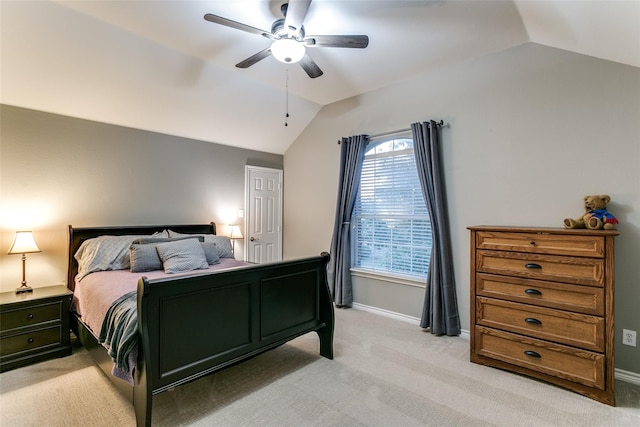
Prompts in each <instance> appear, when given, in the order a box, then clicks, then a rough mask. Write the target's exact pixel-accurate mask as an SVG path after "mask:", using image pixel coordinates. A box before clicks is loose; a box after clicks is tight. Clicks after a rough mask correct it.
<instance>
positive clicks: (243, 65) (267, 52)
mask: <svg viewBox="0 0 640 427" xmlns="http://www.w3.org/2000/svg"><path fill="white" fill-rule="evenodd" d="M269 55H271V47H268V48H266V49H264V50H261V51H260V52H258V53H256V54H255V55H252V56H250V57H248V58H247V59H245V60H244V61H242V62H238V63H237V64H236V67H238V68H249V67H251V66H252V65H253V64H255V63H256V62H258V61H262V60H263V59H264V58H266V57H267V56H269Z"/></svg>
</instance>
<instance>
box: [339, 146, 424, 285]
mask: <svg viewBox="0 0 640 427" xmlns="http://www.w3.org/2000/svg"><path fill="white" fill-rule="evenodd" d="M351 224H352V226H353V228H354V229H353V232H352V236H353V237H352V238H353V241H352V248H353V256H352V263H353V267H355V268H360V269H367V270H375V271H377V272H386V273H392V274H400V275H409V276H418V277H421V278H426V276H427V272H428V269H429V257H430V253H431V222H430V220H429V213H428V211H427V207H426V205H425V202H424V198H423V196H422V190H421V188H420V182H419V180H418V175H417V171H416V162H415V158H414V154H413V140H412V139H411V138H395V139H386V140H377V141H371V142H370V143H369V147H367V152H366V153H365V158H364V163H363V167H362V177H361V179H360V187H359V190H358V197H357V200H356V206H355V209H354V213H353V216H352V221H351Z"/></svg>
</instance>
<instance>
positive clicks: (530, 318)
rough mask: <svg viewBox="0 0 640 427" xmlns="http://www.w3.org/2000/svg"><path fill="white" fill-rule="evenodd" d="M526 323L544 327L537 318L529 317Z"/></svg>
mask: <svg viewBox="0 0 640 427" xmlns="http://www.w3.org/2000/svg"><path fill="white" fill-rule="evenodd" d="M524 321H525V322H527V323H531V324H532V325H542V322H541V321H539V320H538V319H536V318H535V317H527V318H526V319H524Z"/></svg>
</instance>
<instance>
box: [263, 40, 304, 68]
mask: <svg viewBox="0 0 640 427" xmlns="http://www.w3.org/2000/svg"><path fill="white" fill-rule="evenodd" d="M305 52H306V49H305V47H304V45H303V44H302V43H300V42H298V41H296V40H294V39H280V40H276V41H274V42H273V44H272V45H271V53H272V54H273V56H274V57H275V58H276V59H277V60H278V61H280V62H283V63H285V64H295V63H296V62H298V61H300V60H301V59H302V58H303V57H304V54H305Z"/></svg>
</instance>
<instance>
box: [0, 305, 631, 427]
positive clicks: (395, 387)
mask: <svg viewBox="0 0 640 427" xmlns="http://www.w3.org/2000/svg"><path fill="white" fill-rule="evenodd" d="M318 351H319V344H318V339H317V335H316V334H314V333H311V334H307V335H305V336H303V337H300V338H298V339H296V340H294V341H292V342H291V343H289V344H285V345H283V346H281V347H278V348H277V349H274V350H272V351H269V352H267V353H264V354H262V355H260V356H258V357H255V358H253V359H251V360H249V361H246V362H243V363H241V364H238V365H236V366H233V367H230V368H227V369H225V370H222V371H220V372H217V373H214V374H212V375H209V376H207V377H204V378H200V379H198V380H196V381H193V382H191V383H189V384H186V385H183V386H181V387H177V388H176V389H174V390H172V391H168V392H165V393H161V394H159V395H157V396H154V398H153V425H157V426H186V425H190V426H191V425H193V426H234V427H242V426H247V427H248V426H278V427H280V426H640V386H636V385H632V384H629V383H625V382H621V381H617V382H616V387H617V390H616V398H617V407H610V406H608V405H604V404H601V403H598V402H595V401H593V400H591V399H588V398H586V397H584V396H581V395H578V394H575V393H572V392H570V391H567V390H564V389H561V388H558V387H555V386H552V385H548V384H546V383H543V382H540V381H537V380H533V379H530V378H526V377H523V376H519V375H515V374H511V373H508V372H503V371H501V370H498V369H494V368H489V367H485V366H480V365H475V364H472V363H470V362H469V341H468V340H466V339H464V338H458V337H456V338H452V337H435V336H432V335H431V334H429V333H427V332H424V331H422V330H421V329H420V328H419V327H417V326H415V325H412V324H409V323H406V322H402V321H399V320H395V319H390V318H387V317H382V316H379V315H376V314H372V313H368V312H364V311H360V310H354V309H347V310H345V309H337V310H336V332H335V359H334V360H328V359H325V358H323V357H321V356H319V355H318ZM0 425H2V426H3V427H10V426H36V425H38V426H39V425H47V426H80V425H82V426H134V425H135V416H134V413H133V407H132V405H131V404H130V403H129V402H127V401H126V400H125V399H123V398H122V397H121V396H120V395H119V394H118V393H117V391H115V389H114V388H113V386H112V385H111V384H110V382H109V381H108V379H107V378H106V377H105V376H104V374H103V373H102V371H100V369H99V368H98V367H96V366H95V365H94V363H93V360H92V359H91V357H90V356H89V354H88V352H87V351H86V350H85V349H84V348H82V347H79V346H78V345H77V344H76V345H75V346H74V351H73V355H72V356H69V357H65V358H61V359H55V360H50V361H46V362H42V363H39V364H35V365H31V366H28V367H24V368H20V369H15V370H13V371H9V372H5V373H3V374H0Z"/></svg>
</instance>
